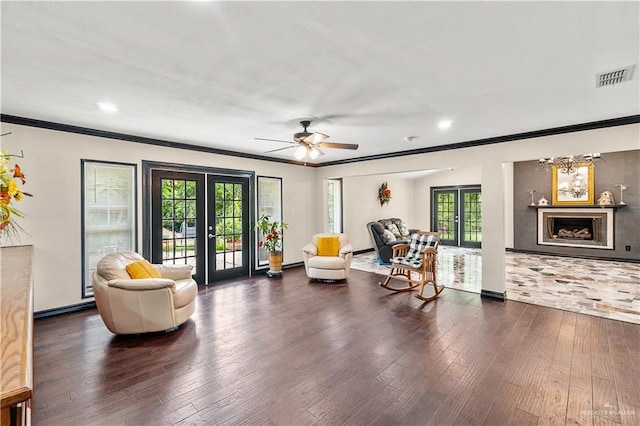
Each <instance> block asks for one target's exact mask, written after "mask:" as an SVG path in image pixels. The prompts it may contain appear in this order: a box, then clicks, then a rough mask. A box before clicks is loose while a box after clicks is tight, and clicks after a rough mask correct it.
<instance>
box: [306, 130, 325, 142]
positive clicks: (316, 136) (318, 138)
mask: <svg viewBox="0 0 640 426" xmlns="http://www.w3.org/2000/svg"><path fill="white" fill-rule="evenodd" d="M326 139H329V135H325V134H324V133H317V132H315V133H312V134H310V135H309V136H307V137H306V138H304V141H305V142H309V143H318V142H322V141H324V140H326Z"/></svg>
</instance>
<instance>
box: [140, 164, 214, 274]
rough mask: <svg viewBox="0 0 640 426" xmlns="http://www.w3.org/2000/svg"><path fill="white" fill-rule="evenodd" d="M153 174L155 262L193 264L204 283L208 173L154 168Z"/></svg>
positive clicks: (152, 243)
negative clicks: (205, 197) (206, 184)
mask: <svg viewBox="0 0 640 426" xmlns="http://www.w3.org/2000/svg"><path fill="white" fill-rule="evenodd" d="M151 176H152V179H151V230H152V231H151V261H152V262H153V263H156V264H163V265H191V266H193V268H194V273H193V278H194V279H195V280H196V282H197V283H198V284H204V283H205V276H204V272H205V268H204V267H205V265H204V253H205V245H204V235H205V234H204V228H205V214H204V213H205V210H204V207H205V205H204V195H205V192H204V175H203V174H200V173H184V172H173V171H167V170H153V171H152V174H151Z"/></svg>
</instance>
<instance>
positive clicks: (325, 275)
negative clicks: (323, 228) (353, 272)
mask: <svg viewBox="0 0 640 426" xmlns="http://www.w3.org/2000/svg"><path fill="white" fill-rule="evenodd" d="M326 237H335V238H337V240H338V244H337V247H335V248H337V249H338V250H336V253H335V254H333V253H329V254H327V253H324V252H323V250H322V248H321V250H320V253H319V251H318V240H319V239H322V238H326ZM352 257H353V247H352V246H351V244H349V237H348V236H347V234H315V235H314V236H313V237H312V239H311V242H310V243H309V244H307V245H306V246H304V247H303V248H302V259H303V260H304V268H305V270H306V272H307V276H308V277H309V278H312V279H316V280H323V281H337V280H344V279H346V278H347V277H348V276H349V269H350V268H351V259H352Z"/></svg>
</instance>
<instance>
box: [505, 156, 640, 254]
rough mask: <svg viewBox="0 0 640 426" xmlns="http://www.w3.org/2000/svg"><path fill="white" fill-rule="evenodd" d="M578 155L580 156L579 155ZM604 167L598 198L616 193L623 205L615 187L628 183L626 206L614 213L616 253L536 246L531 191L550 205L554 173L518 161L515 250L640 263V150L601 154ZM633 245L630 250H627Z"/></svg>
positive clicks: (598, 174)
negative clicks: (603, 192)
mask: <svg viewBox="0 0 640 426" xmlns="http://www.w3.org/2000/svg"><path fill="white" fill-rule="evenodd" d="M576 154H578V153H576ZM602 158H604V159H605V163H604V164H603V165H600V166H597V167H595V172H594V173H595V174H594V180H595V199H596V202H597V199H598V196H599V195H600V193H601V192H602V191H605V190H610V191H612V192H613V194H614V197H615V201H616V203H618V202H620V189H619V188H617V187H616V186H615V185H616V184H619V183H625V184H627V185H629V188H628V189H627V190H626V191H624V194H623V200H624V202H625V203H627V205H626V207H618V209H617V210H616V212H615V215H614V217H615V219H614V220H615V223H614V233H615V240H614V250H607V249H597V248H578V247H554V246H547V245H538V243H537V240H538V239H537V209H535V208H531V207H528V206H529V204H531V195H529V192H528V190H529V189H535V190H536V193H535V194H534V200H535V201H536V202H537V201H538V200H539V199H540V197H541V196H542V195H544V196H545V198H546V199H547V200H549V203H551V185H552V184H551V172H547V171H544V170H537V169H536V165H537V164H538V160H535V161H522V162H515V163H514V167H513V175H514V176H513V179H514V185H513V223H514V229H513V239H514V245H513V248H514V249H516V250H527V251H535V252H540V253H552V254H565V255H576V256H594V257H602V258H610V259H629V260H640V150H633V151H620V152H612V153H602ZM625 246H630V247H631V251H626V250H625Z"/></svg>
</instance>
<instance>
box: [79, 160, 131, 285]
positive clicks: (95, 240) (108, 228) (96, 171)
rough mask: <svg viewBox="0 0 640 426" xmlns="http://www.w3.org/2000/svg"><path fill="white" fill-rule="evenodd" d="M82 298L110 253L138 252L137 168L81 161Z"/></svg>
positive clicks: (129, 165)
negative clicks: (102, 259)
mask: <svg viewBox="0 0 640 426" xmlns="http://www.w3.org/2000/svg"><path fill="white" fill-rule="evenodd" d="M82 188H83V189H82V213H83V214H82V248H83V253H82V257H83V259H82V266H83V277H82V281H83V282H82V297H92V296H93V287H92V285H91V277H92V275H93V272H94V270H95V268H96V264H97V263H98V261H99V260H100V259H101V258H102V256H104V255H105V254H107V253H110V252H115V251H136V234H137V233H136V208H135V207H136V165H135V164H121V163H108V162H98V161H89V160H82Z"/></svg>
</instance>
